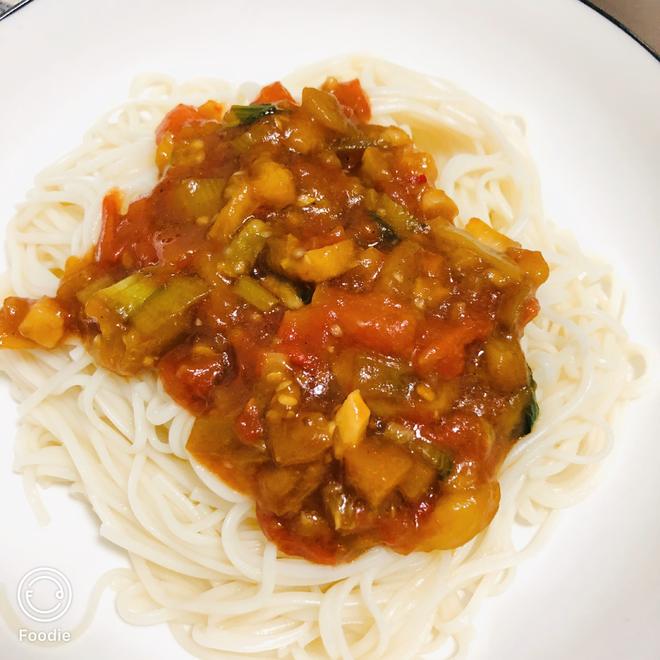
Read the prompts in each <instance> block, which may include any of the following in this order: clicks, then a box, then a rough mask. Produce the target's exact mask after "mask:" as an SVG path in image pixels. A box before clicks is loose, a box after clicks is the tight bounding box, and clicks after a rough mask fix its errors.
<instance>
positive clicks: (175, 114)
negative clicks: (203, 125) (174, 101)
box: [156, 103, 204, 144]
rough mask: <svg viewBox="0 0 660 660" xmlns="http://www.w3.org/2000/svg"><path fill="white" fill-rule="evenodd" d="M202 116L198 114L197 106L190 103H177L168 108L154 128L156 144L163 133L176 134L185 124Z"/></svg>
mask: <svg viewBox="0 0 660 660" xmlns="http://www.w3.org/2000/svg"><path fill="white" fill-rule="evenodd" d="M203 118H204V117H203V115H200V113H199V111H198V110H197V108H195V107H193V106H192V105H185V104H183V103H179V105H177V106H176V107H175V108H173V109H172V110H170V111H169V112H168V113H167V114H166V115H165V117H163V120H162V121H161V122H160V124H158V127H157V128H156V144H158V143H159V142H160V141H161V140H162V139H163V137H164V136H165V133H173V134H174V135H176V134H177V133H178V132H179V131H180V130H181V129H182V128H183V127H184V126H185V125H186V124H188V123H190V122H191V121H196V120H199V119H203Z"/></svg>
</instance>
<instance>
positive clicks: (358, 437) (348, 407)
mask: <svg viewBox="0 0 660 660" xmlns="http://www.w3.org/2000/svg"><path fill="white" fill-rule="evenodd" d="M370 415H371V411H370V410H369V407H368V406H367V404H366V403H365V402H364V400H363V399H362V396H361V394H360V390H353V391H352V392H351V393H350V394H349V395H348V396H347V397H346V398H345V399H344V403H342V404H341V406H340V408H339V410H338V411H337V414H336V415H335V422H336V424H337V436H338V440H339V441H338V442H337V443H335V455H337V456H341V455H342V454H343V453H344V450H345V449H348V448H349V447H357V445H359V444H360V443H361V442H362V441H363V440H364V437H365V435H366V434H367V425H368V424H369V417H370Z"/></svg>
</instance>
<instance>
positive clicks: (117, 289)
mask: <svg viewBox="0 0 660 660" xmlns="http://www.w3.org/2000/svg"><path fill="white" fill-rule="evenodd" d="M157 288H158V283H157V282H156V281H155V280H154V278H152V277H151V276H149V275H145V274H144V273H133V274H132V275H129V276H128V277H125V278H124V279H123V280H119V282H116V283H115V284H113V285H112V286H109V287H107V288H105V289H101V290H100V291H97V292H96V293H95V294H94V295H92V296H91V297H90V299H89V300H88V302H87V304H88V305H89V306H91V307H90V308H91V309H92V310H93V309H94V308H95V307H97V306H98V305H99V304H102V305H105V306H106V307H107V308H109V309H111V310H113V311H114V312H116V313H117V314H119V316H121V317H122V318H123V319H124V320H126V319H128V318H129V317H130V316H131V315H132V314H133V313H134V312H135V311H136V310H137V309H139V308H140V307H142V305H144V303H145V302H146V300H147V299H148V298H149V297H151V295H152V294H153V293H154V292H155V291H156V289H157ZM92 315H93V316H96V315H95V314H92Z"/></svg>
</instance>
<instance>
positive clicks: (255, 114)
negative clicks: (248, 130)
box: [229, 103, 279, 126]
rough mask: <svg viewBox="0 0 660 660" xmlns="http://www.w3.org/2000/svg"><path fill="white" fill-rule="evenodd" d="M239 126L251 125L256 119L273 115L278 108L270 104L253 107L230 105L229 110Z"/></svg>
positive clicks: (259, 104)
mask: <svg viewBox="0 0 660 660" xmlns="http://www.w3.org/2000/svg"><path fill="white" fill-rule="evenodd" d="M229 111H230V112H231V113H233V115H234V117H236V119H237V120H238V123H239V124H240V125H241V126H247V124H252V123H254V122H255V121H257V120H258V119H262V118H263V117H267V116H268V115H274V114H275V113H276V112H279V108H278V107H277V106H276V105H273V104H272V103H254V104H253V105H232V106H231V108H230V109H229Z"/></svg>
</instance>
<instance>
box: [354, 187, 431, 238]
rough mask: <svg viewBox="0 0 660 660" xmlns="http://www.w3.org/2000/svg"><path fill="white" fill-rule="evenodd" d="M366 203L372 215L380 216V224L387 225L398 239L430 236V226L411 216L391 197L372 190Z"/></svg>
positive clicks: (369, 191)
mask: <svg viewBox="0 0 660 660" xmlns="http://www.w3.org/2000/svg"><path fill="white" fill-rule="evenodd" d="M365 202H366V206H367V209H368V210H369V211H370V215H371V217H372V218H374V220H375V219H376V218H375V217H374V216H378V222H380V223H381V224H384V225H386V226H387V227H389V229H390V230H391V231H392V232H393V233H394V234H395V236H396V237H397V238H405V237H409V236H419V235H420V234H428V232H429V229H430V228H429V226H428V225H427V224H426V223H425V222H422V221H421V220H418V219H417V218H416V217H415V216H413V215H412V214H410V213H409V212H408V211H407V210H406V209H405V208H404V207H403V206H401V204H399V203H397V202H395V201H394V200H393V199H392V198H391V197H390V196H389V195H386V194H384V193H378V192H376V191H375V190H373V189H371V190H368V191H367V194H366V197H365Z"/></svg>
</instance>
